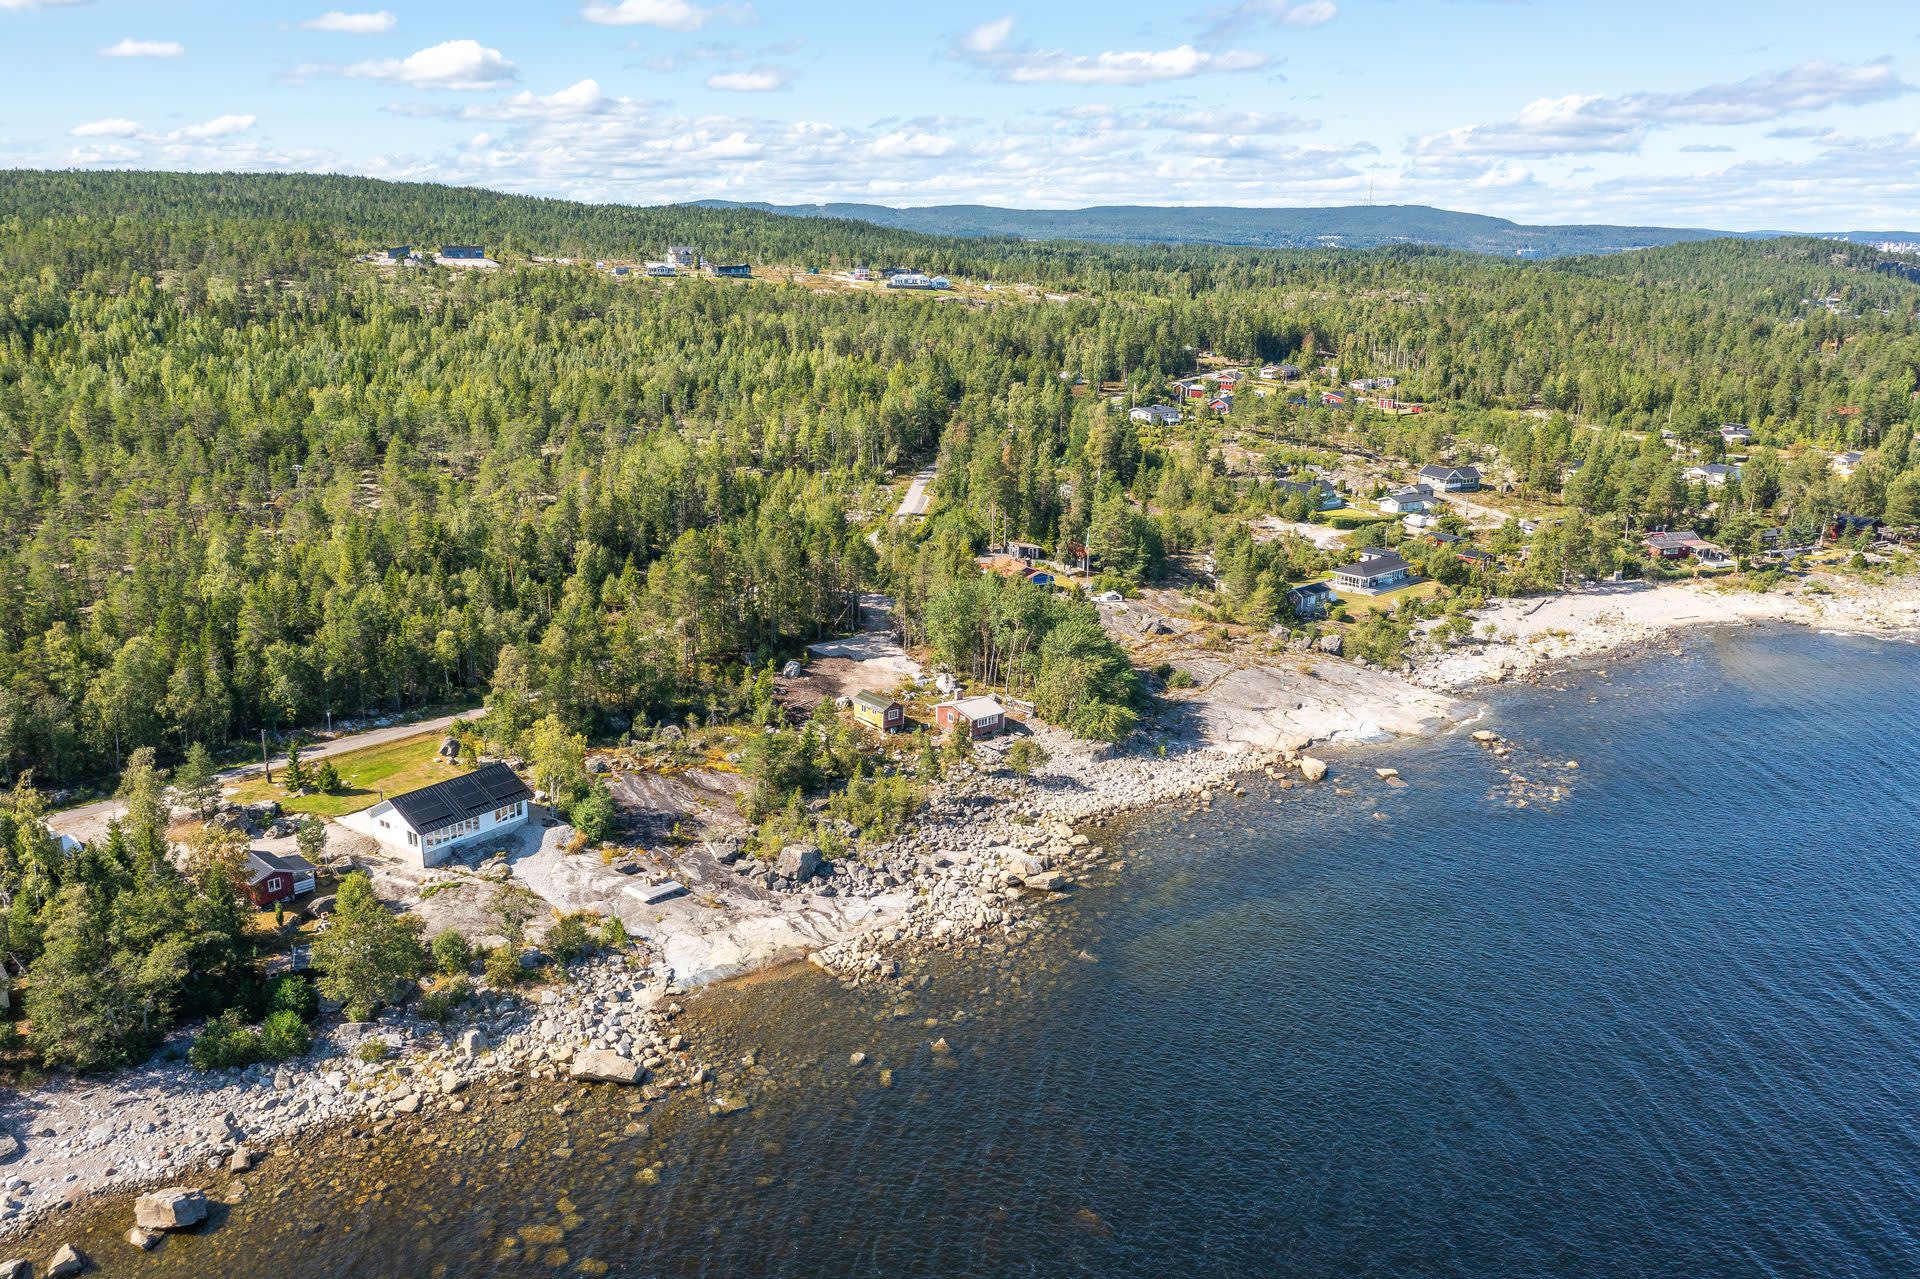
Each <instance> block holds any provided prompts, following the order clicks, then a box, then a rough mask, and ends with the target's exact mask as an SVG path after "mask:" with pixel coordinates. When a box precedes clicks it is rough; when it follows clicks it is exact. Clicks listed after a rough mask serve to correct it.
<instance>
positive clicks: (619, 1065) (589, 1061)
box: [567, 1048, 646, 1084]
mask: <svg viewBox="0 0 1920 1279" xmlns="http://www.w3.org/2000/svg"><path fill="white" fill-rule="evenodd" d="M567 1075H568V1077H569V1078H572V1079H576V1080H580V1081H583V1082H587V1083H601V1084H637V1083H639V1082H640V1081H641V1080H642V1079H643V1078H645V1076H646V1068H645V1067H643V1066H642V1065H641V1064H640V1063H639V1062H637V1061H634V1060H633V1059H632V1058H630V1057H622V1056H621V1055H620V1054H619V1053H616V1052H610V1051H608V1050H607V1049H604V1048H591V1049H588V1050H586V1051H585V1052H577V1053H575V1054H574V1055H573V1063H572V1064H571V1065H570V1066H568V1067H567Z"/></svg>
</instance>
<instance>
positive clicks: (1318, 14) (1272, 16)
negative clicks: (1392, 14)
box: [1208, 0, 1340, 34]
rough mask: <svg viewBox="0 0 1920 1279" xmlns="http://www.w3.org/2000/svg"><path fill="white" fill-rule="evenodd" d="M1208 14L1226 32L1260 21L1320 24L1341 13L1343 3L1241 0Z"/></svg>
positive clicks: (1330, 0)
mask: <svg viewBox="0 0 1920 1279" xmlns="http://www.w3.org/2000/svg"><path fill="white" fill-rule="evenodd" d="M1208 16H1209V17H1210V18H1211V19H1212V21H1213V30H1214V32H1216V33H1222V34H1224V33H1225V32H1228V31H1230V30H1232V29H1233V28H1234V27H1236V26H1240V25H1244V24H1249V23H1261V22H1273V23H1278V24H1279V25H1281V26H1283V27H1318V26H1322V25H1324V24H1326V23H1329V22H1332V21H1333V20H1334V19H1335V18H1337V17H1339V16H1340V7H1339V6H1338V5H1336V4H1334V3H1333V0H1241V3H1239V4H1236V5H1232V6H1230V7H1228V8H1225V9H1216V10H1215V11H1214V12H1213V13H1211V14H1209V15H1208Z"/></svg>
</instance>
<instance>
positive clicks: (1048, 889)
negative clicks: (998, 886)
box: [1021, 870, 1067, 893]
mask: <svg viewBox="0 0 1920 1279" xmlns="http://www.w3.org/2000/svg"><path fill="white" fill-rule="evenodd" d="M1021 882H1022V883H1023V884H1025V885H1026V886H1027V887H1028V888H1031V889H1034V890H1035V891H1037V892H1042V893H1057V892H1059V891H1060V890H1061V889H1063V888H1065V887H1066V886H1067V877H1066V876H1065V875H1062V874H1061V873H1060V872H1059V871H1057V870H1043V871H1040V872H1039V873H1038V874H1034V875H1028V876H1025V877H1024V878H1023V879H1022V880H1021Z"/></svg>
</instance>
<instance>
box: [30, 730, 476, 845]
mask: <svg viewBox="0 0 1920 1279" xmlns="http://www.w3.org/2000/svg"><path fill="white" fill-rule="evenodd" d="M481 714H482V712H481V711H480V710H479V709H477V708H476V709H474V710H470V711H461V712H460V713H459V714H457V715H440V716H436V717H435V718H433V719H421V720H414V721H412V722H410V723H406V724H389V725H387V726H386V727H384V728H370V729H368V730H367V731H366V732H364V733H348V734H346V735H345V736H343V737H335V738H330V739H329V740H327V741H324V742H315V743H313V744H312V745H311V746H307V747H305V748H303V749H302V751H301V757H302V758H303V759H305V760H307V761H309V762H311V761H313V760H320V759H325V758H327V757H328V756H329V755H344V754H346V753H347V752H348V751H357V750H362V749H364V748H366V747H368V746H384V745H385V744H386V743H388V742H397V741H399V740H401V739H402V738H406V737H418V736H419V735H420V734H422V733H438V732H444V731H445V730H446V729H448V728H450V727H451V726H452V725H453V723H454V721H455V720H462V719H478V718H479V717H480V715H481ZM272 762H273V766H274V767H275V768H280V767H282V766H284V765H285V763H286V756H284V755H276V756H274V757H273V761H272ZM259 771H260V765H258V764H244V765H242V766H240V767H238V768H230V769H227V770H226V771H225V772H223V773H221V774H220V781H221V783H222V784H223V785H231V784H232V783H234V782H238V781H242V780H244V779H246V778H248V777H252V776H255V775H256V774H258V773H259ZM124 812H126V805H124V804H122V803H121V802H120V801H119V800H117V799H103V800H100V801H98V802H97V803H92V804H81V805H80V806H78V807H77V808H63V809H61V810H60V811H59V812H57V813H50V814H48V816H47V827H48V828H49V829H50V830H52V831H53V833H54V834H56V835H69V836H72V837H73V838H74V839H77V840H79V841H80V842H81V843H86V842H87V841H89V840H93V839H98V838H100V837H101V836H102V835H105V834H106V833H107V823H108V822H111V821H113V820H114V819H115V818H116V817H119V816H120V815H121V814H122V813H124Z"/></svg>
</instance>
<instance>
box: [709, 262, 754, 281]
mask: <svg viewBox="0 0 1920 1279" xmlns="http://www.w3.org/2000/svg"><path fill="white" fill-rule="evenodd" d="M712 270H713V273H714V274H715V275H717V276H719V277H720V278H721V279H723V280H751V279H752V278H753V268H752V267H750V266H748V265H747V264H746V263H745V262H732V263H728V264H726V265H724V266H722V265H716V266H714V267H713V268H712Z"/></svg>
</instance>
